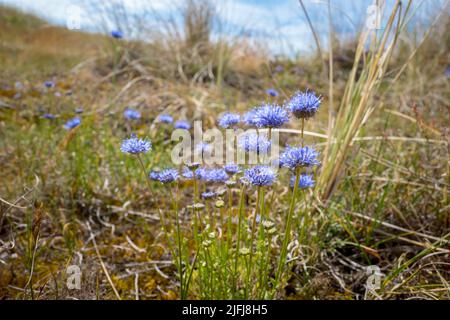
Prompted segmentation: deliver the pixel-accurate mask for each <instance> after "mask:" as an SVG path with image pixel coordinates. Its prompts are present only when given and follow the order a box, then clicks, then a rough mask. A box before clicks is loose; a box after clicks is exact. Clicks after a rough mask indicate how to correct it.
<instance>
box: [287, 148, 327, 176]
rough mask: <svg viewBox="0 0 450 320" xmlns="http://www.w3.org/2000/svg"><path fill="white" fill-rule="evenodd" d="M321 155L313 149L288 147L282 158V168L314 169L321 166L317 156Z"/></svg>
mask: <svg viewBox="0 0 450 320" xmlns="http://www.w3.org/2000/svg"><path fill="white" fill-rule="evenodd" d="M318 155H319V153H318V152H317V151H316V150H314V149H313V148H311V147H308V146H306V147H303V148H302V147H290V146H287V147H286V149H285V150H284V152H283V153H282V154H281V156H280V164H281V166H282V167H286V168H289V169H291V170H295V169H296V168H298V167H312V166H315V165H318V164H319V160H317V156H318Z"/></svg>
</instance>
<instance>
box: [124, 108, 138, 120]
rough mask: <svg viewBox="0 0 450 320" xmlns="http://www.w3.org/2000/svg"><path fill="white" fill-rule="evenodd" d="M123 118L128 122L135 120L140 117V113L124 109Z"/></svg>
mask: <svg viewBox="0 0 450 320" xmlns="http://www.w3.org/2000/svg"><path fill="white" fill-rule="evenodd" d="M123 116H124V117H125V118H126V119H128V120H137V119H139V118H140V117H141V113H140V112H139V111H137V110H134V109H126V110H125V111H124V112H123Z"/></svg>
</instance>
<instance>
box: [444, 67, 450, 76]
mask: <svg viewBox="0 0 450 320" xmlns="http://www.w3.org/2000/svg"><path fill="white" fill-rule="evenodd" d="M445 76H446V77H450V67H448V68H447V69H446V70H445Z"/></svg>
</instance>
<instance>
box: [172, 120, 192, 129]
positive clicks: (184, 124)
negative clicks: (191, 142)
mask: <svg viewBox="0 0 450 320" xmlns="http://www.w3.org/2000/svg"><path fill="white" fill-rule="evenodd" d="M173 127H174V128H175V129H183V130H189V129H190V128H191V124H190V123H189V122H187V121H185V120H178V121H177V122H175V124H174V125H173Z"/></svg>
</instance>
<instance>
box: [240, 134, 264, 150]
mask: <svg viewBox="0 0 450 320" xmlns="http://www.w3.org/2000/svg"><path fill="white" fill-rule="evenodd" d="M270 145H271V142H270V141H269V140H267V138H266V137H265V136H263V135H258V134H257V133H252V132H251V133H245V134H243V135H241V136H239V137H238V147H239V148H241V149H242V150H244V151H245V152H256V153H257V154H267V153H268V152H269V150H270Z"/></svg>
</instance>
